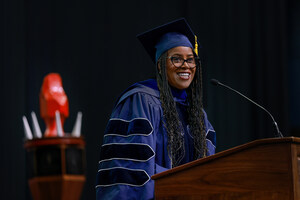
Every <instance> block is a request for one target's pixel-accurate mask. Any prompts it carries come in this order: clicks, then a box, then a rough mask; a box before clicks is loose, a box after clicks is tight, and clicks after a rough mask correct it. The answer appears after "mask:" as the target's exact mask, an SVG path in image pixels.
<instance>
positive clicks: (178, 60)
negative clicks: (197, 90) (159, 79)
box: [166, 46, 196, 90]
mask: <svg viewBox="0 0 300 200" xmlns="http://www.w3.org/2000/svg"><path fill="white" fill-rule="evenodd" d="M168 56H169V59H168V61H167V63H166V64H167V79H168V82H169V84H170V85H171V86H173V87H175V88H177V89H180V90H182V89H187V88H188V87H189V86H190V84H191V82H192V81H193V79H194V76H195V71H196V69H195V66H196V63H195V58H194V54H193V51H192V49H191V48H190V47H182V46H179V47H174V48H172V49H170V50H169V51H168Z"/></svg>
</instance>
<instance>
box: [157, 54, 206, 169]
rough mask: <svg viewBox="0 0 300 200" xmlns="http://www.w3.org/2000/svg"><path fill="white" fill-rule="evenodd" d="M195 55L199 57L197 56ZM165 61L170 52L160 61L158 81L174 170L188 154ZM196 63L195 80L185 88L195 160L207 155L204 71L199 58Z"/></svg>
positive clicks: (162, 56) (158, 64)
mask: <svg viewBox="0 0 300 200" xmlns="http://www.w3.org/2000/svg"><path fill="white" fill-rule="evenodd" d="M194 56H195V57H196V55H194ZM166 60H167V52H165V53H163V54H162V55H161V57H160V58H159V60H158V61H157V66H156V69H157V70H156V80H157V85H158V88H159V91H160V101H161V105H162V108H163V117H164V119H163V123H164V127H165V129H166V130H167V135H168V147H167V148H168V154H169V157H170V159H171V163H172V167H176V166H178V165H179V163H180V161H181V160H182V158H183V157H184V155H185V149H184V136H183V135H184V131H183V127H182V124H181V122H180V120H179V115H178V112H177V110H176V103H175V101H174V99H173V95H172V92H171V88H170V86H169V83H168V80H167V71H166ZM196 64H197V65H196V72H195V76H194V79H193V81H192V82H191V84H190V86H189V87H188V88H187V89H186V93H187V101H188V106H187V114H188V124H189V126H190V131H191V134H192V137H193V139H194V160H195V159H198V158H202V157H205V156H206V153H207V145H206V133H205V130H204V113H203V104H202V72H201V63H200V61H199V60H198V59H196Z"/></svg>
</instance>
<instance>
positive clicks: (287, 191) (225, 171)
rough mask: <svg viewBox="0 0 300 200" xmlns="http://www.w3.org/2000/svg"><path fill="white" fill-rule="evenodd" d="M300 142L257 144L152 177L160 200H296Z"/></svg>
mask: <svg viewBox="0 0 300 200" xmlns="http://www.w3.org/2000/svg"><path fill="white" fill-rule="evenodd" d="M299 167H300V138H295V137H288V138H271V139H260V140H256V141H253V142H250V143H247V144H244V145H241V146H237V147H235V148H232V149H229V150H226V151H223V152H220V153H217V154H215V155H212V156H209V157H206V158H203V159H199V160H196V161H193V162H190V163H187V164H185V165H182V166H179V167H176V168H173V169H170V170H168V171H165V172H162V173H159V174H156V175H154V176H152V179H154V180H155V198H156V199H158V200H159V199H185V200H186V199H197V200H235V199H238V200H247V199H255V200H268V199H271V200H298V199H300V183H299V181H300V178H299V175H300V173H299V172H300V169H299Z"/></svg>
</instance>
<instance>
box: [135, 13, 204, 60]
mask: <svg viewBox="0 0 300 200" xmlns="http://www.w3.org/2000/svg"><path fill="white" fill-rule="evenodd" d="M137 38H138V39H139V40H140V42H141V43H142V45H143V46H144V48H145V49H146V51H147V53H148V54H149V55H150V57H151V59H152V60H153V62H156V61H157V60H158V59H159V57H160V56H161V55H162V54H163V53H164V52H165V51H167V50H169V49H171V48H174V47H178V46H187V47H191V48H192V49H194V52H195V53H196V54H197V55H198V42H197V37H196V35H195V34H194V33H193V31H192V29H191V27H190V26H189V24H188V23H187V22H186V20H185V19H184V18H180V19H177V20H175V21H172V22H169V23H167V24H164V25H161V26H159V27H156V28H154V29H152V30H149V31H146V32H144V33H141V34H139V35H137Z"/></svg>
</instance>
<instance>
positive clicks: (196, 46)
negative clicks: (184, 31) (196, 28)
mask: <svg viewBox="0 0 300 200" xmlns="http://www.w3.org/2000/svg"><path fill="white" fill-rule="evenodd" d="M194 51H195V53H196V55H197V56H198V43H197V36H196V35H195V49H194Z"/></svg>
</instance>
